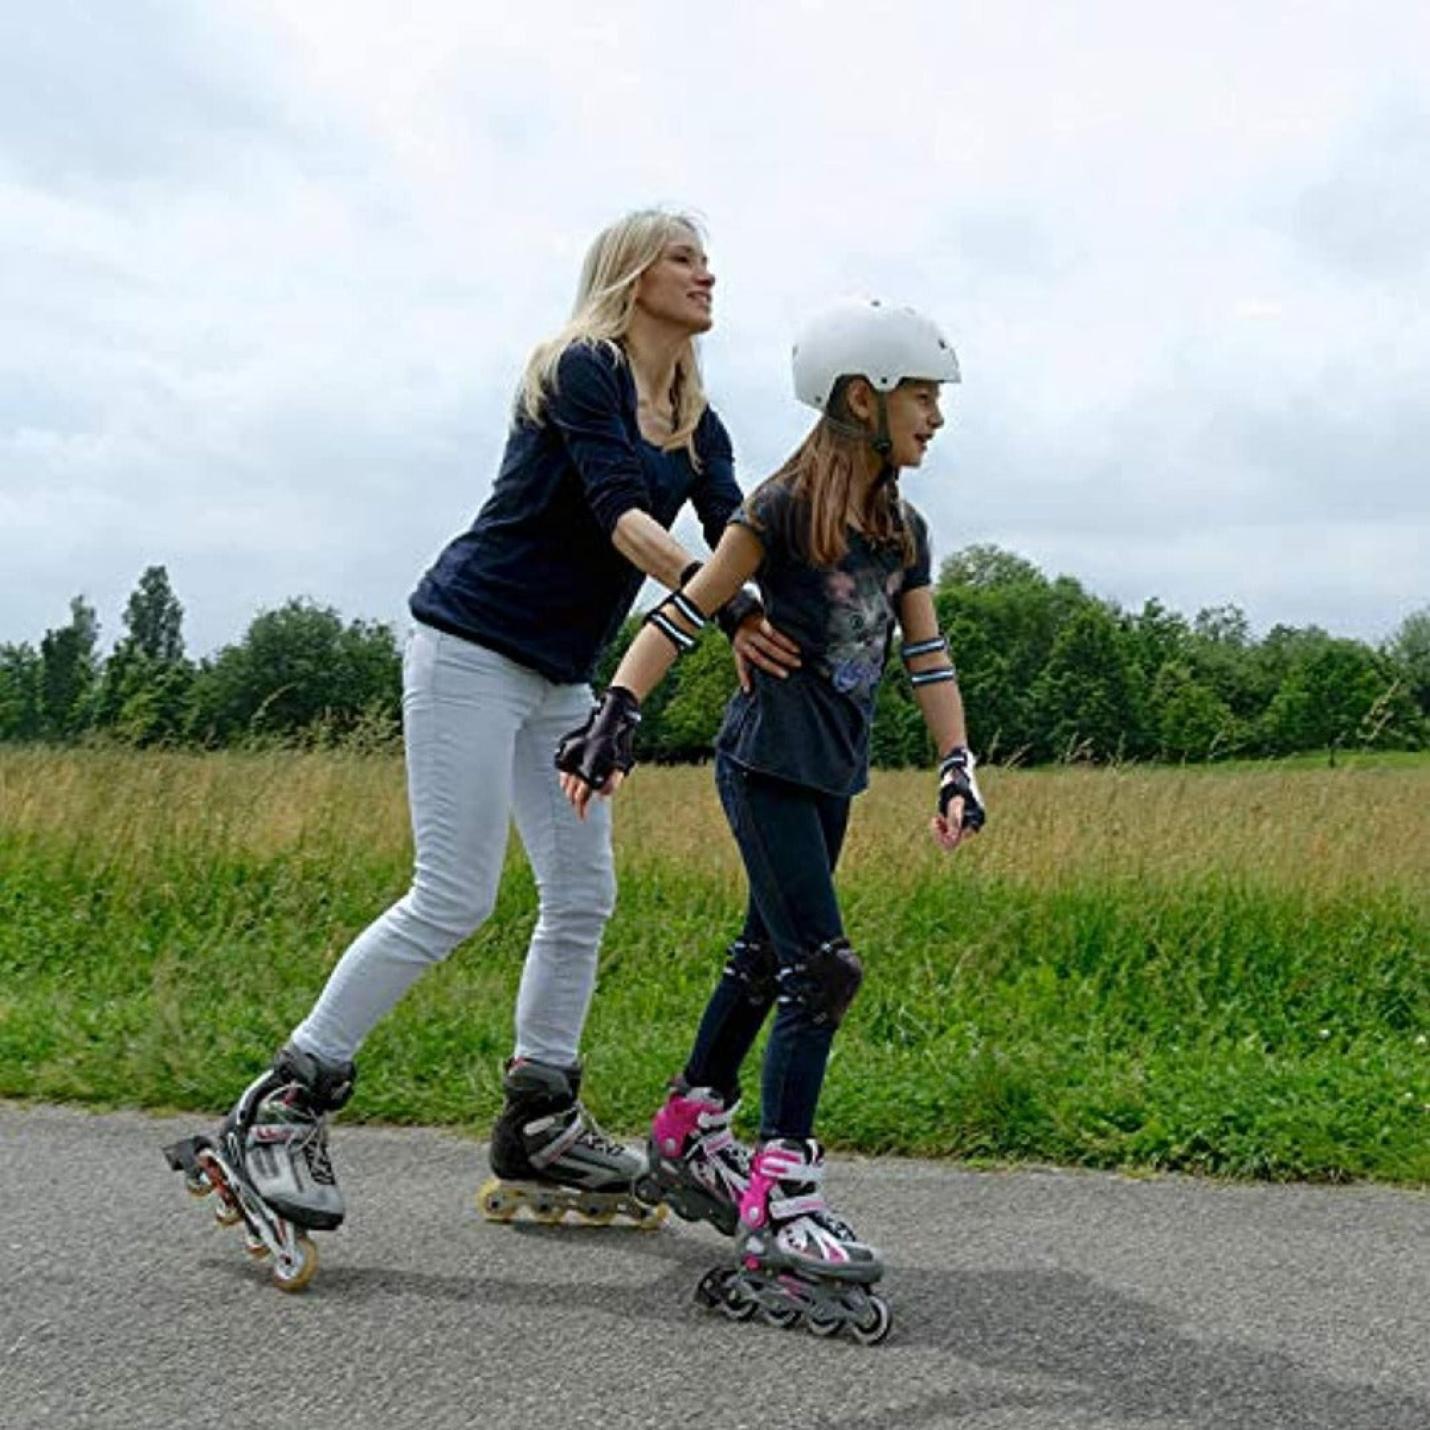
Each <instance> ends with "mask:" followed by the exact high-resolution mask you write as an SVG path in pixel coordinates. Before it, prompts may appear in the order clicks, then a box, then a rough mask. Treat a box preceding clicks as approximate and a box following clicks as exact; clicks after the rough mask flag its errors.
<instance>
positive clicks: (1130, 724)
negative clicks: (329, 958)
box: [1032, 602, 1142, 760]
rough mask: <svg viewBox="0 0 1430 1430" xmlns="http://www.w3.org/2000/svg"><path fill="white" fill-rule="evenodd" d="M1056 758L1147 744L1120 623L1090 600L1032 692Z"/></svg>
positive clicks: (1099, 756)
mask: <svg viewBox="0 0 1430 1430" xmlns="http://www.w3.org/2000/svg"><path fill="white" fill-rule="evenodd" d="M1032 703H1033V709H1034V712H1035V714H1036V717H1037V720H1038V722H1039V725H1040V728H1041V730H1042V731H1043V732H1044V735H1043V738H1044V740H1045V741H1046V742H1047V745H1048V746H1050V747H1051V753H1052V754H1053V755H1054V757H1055V758H1090V759H1095V760H1105V759H1112V758H1115V757H1117V756H1119V755H1122V754H1124V753H1126V752H1127V751H1128V749H1129V747H1131V746H1134V745H1136V744H1138V743H1140V740H1141V726H1142V719H1141V710H1140V708H1139V705H1140V701H1139V699H1138V691H1137V686H1136V681H1135V678H1134V675H1133V672H1132V668H1131V663H1130V662H1129V661H1128V659H1127V656H1126V653H1125V652H1124V650H1123V647H1122V641H1121V639H1120V638H1119V630H1118V625H1117V621H1116V620H1115V619H1114V618H1113V616H1112V614H1111V613H1110V612H1109V611H1108V610H1107V609H1106V608H1105V607H1103V606H1100V605H1098V604H1096V603H1093V602H1089V603H1087V604H1086V605H1084V606H1083V607H1082V609H1080V610H1079V611H1077V613H1076V614H1075V615H1073V616H1072V617H1071V619H1070V620H1068V622H1067V623H1066V624H1065V625H1064V626H1063V627H1062V629H1061V630H1060V631H1059V632H1058V637H1057V639H1056V640H1055V641H1054V642H1053V649H1052V651H1051V653H1050V654H1049V656H1048V663H1047V665H1046V666H1045V667H1044V668H1043V671H1042V674H1041V675H1039V676H1038V678H1037V680H1036V682H1035V683H1034V686H1033V691H1032Z"/></svg>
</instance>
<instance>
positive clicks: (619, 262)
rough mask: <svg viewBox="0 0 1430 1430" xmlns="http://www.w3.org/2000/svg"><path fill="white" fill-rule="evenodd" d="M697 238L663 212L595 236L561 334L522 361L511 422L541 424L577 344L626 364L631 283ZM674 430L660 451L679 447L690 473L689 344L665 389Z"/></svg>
mask: <svg viewBox="0 0 1430 1430" xmlns="http://www.w3.org/2000/svg"><path fill="white" fill-rule="evenodd" d="M688 233H692V234H694V235H695V236H696V237H697V238H699V237H701V228H700V225H699V224H698V223H697V222H696V220H695V219H693V218H691V217H690V216H689V215H688V214H682V213H667V212H666V211H665V210H664V209H637V210H636V211H635V212H633V213H628V214H626V215H625V216H624V217H623V218H619V219H617V220H616V222H615V223H613V224H611V225H610V226H609V227H607V228H605V229H602V231H601V232H600V233H598V234H597V235H596V239H595V242H594V243H592V244H591V247H590V248H589V249H588V250H587V251H586V260H585V262H584V263H583V264H582V265H581V281H580V282H579V283H578V284H577V287H576V302H575V305H574V306H573V307H572V310H571V317H570V319H569V320H568V321H567V323H566V326H565V327H564V328H562V329H561V331H560V332H559V333H557V334H556V336H555V337H553V338H550V339H548V341H546V342H544V343H541V344H539V345H538V346H537V348H536V350H535V351H534V352H533V353H532V354H531V357H530V358H529V359H528V360H527V364H526V371H525V372H524V373H523V374H522V379H521V388H520V391H519V392H518V394H517V401H516V410H517V415H518V417H522V418H525V419H526V420H527V421H528V422H540V421H541V418H542V412H543V410H544V408H545V405H546V399H547V397H548V396H549V395H550V394H551V393H553V392H554V391H555V390H556V373H557V369H558V368H559V366H560V364H561V359H562V357H563V356H564V355H565V353H566V350H567V348H569V347H571V346H572V345H573V344H576V343H589V344H592V345H597V344H603V345H604V346H606V347H608V348H609V349H610V350H611V351H612V352H614V353H615V354H617V355H618V356H619V357H620V358H621V359H622V361H624V360H625V351H624V349H623V348H622V346H621V342H620V340H621V339H622V338H623V337H624V336H625V335H626V332H627V331H628V330H629V328H630V325H631V315H632V314H633V313H634V312H635V305H636V282H637V280H638V279H639V278H640V276H641V274H642V273H644V272H645V271H646V269H647V268H649V267H650V266H651V265H652V264H653V263H655V262H656V260H657V259H659V258H660V256H661V254H663V253H664V252H665V250H666V247H667V245H669V244H670V243H672V242H678V241H679V240H680V239H681V238H683V237H685V235H686V234H688ZM670 402H671V413H672V417H673V423H672V426H673V430H672V431H671V434H670V436H669V437H668V438H666V440H665V442H664V443H663V444H662V445H663V447H664V450H665V451H667V452H672V451H675V450H676V449H678V448H680V447H685V448H687V449H688V450H689V452H690V460H691V462H692V463H693V464H694V466H695V468H696V470H697V471H698V470H699V469H700V464H699V455H698V453H697V452H696V450H695V429H696V427H698V426H699V424H700V419H701V417H702V416H704V414H705V405H706V403H705V388H704V385H703V384H702V382H701V380H700V364H699V362H698V361H697V360H696V356H695V344H694V342H693V341H691V340H690V339H686V341H685V344H684V345H683V346H682V348H681V350H680V352H679V354H678V355H677V357H676V360H675V375H674V377H673V378H672V379H671V384H670Z"/></svg>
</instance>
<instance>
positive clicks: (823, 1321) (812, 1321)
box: [804, 1311, 844, 1340]
mask: <svg viewBox="0 0 1430 1430" xmlns="http://www.w3.org/2000/svg"><path fill="white" fill-rule="evenodd" d="M804 1324H805V1328H806V1329H807V1330H808V1331H809V1333H810V1335H812V1336H818V1337H819V1338H820V1339H821V1340H824V1339H825V1338H826V1337H829V1336H837V1335H838V1334H839V1332H840V1331H841V1330H842V1329H843V1327H844V1321H843V1319H842V1318H841V1317H840V1316H839V1315H838V1313H837V1312H836V1313H834V1314H832V1315H831V1314H829V1313H825V1314H824V1315H820V1314H819V1312H817V1311H816V1312H812V1313H811V1314H810V1315H808V1316H806V1317H805V1318H804Z"/></svg>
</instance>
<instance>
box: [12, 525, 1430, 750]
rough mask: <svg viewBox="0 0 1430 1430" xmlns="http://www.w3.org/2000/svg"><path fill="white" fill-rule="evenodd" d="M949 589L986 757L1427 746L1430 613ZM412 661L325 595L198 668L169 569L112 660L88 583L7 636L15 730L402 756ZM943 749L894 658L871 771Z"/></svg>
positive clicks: (726, 686) (683, 695)
mask: <svg viewBox="0 0 1430 1430" xmlns="http://www.w3.org/2000/svg"><path fill="white" fill-rule="evenodd" d="M934 600H935V604H936V606H937V608H938V613H939V621H940V624H941V625H942V627H943V629H944V630H945V631H946V632H947V634H948V637H949V641H950V644H951V646H952V649H953V654H954V659H955V661H956V663H957V665H958V670H959V680H960V685H961V687H962V690H963V695H964V701H965V703H966V705H967V707H968V711H969V721H970V725H971V726H972V729H973V731H974V735H975V743H976V745H977V746H978V748H979V749H980V750H981V751H982V752H983V753H984V756H985V758H991V759H993V760H996V761H1003V762H1020V763H1027V764H1042V763H1047V762H1051V761H1074V760H1087V761H1109V760H1118V759H1135V760H1165V761H1205V760H1215V759H1220V758H1226V757H1229V756H1233V755H1236V756H1278V755H1288V754H1293V753H1296V752H1299V751H1305V750H1325V749H1330V750H1336V749H1363V748H1374V749H1420V748H1423V747H1424V746H1425V745H1426V744H1427V743H1430V607H1427V608H1425V609H1424V610H1421V611H1418V612H1415V613H1414V614H1412V615H1410V616H1408V617H1406V619H1405V620H1404V621H1403V622H1402V623H1401V625H1400V627H1399V628H1398V629H1397V631H1396V632H1395V633H1394V634H1393V635H1392V636H1391V637H1390V638H1389V639H1388V640H1386V641H1384V642H1382V643H1381V644H1380V645H1378V646H1372V645H1370V644H1367V643H1366V642H1363V641H1359V640H1352V639H1347V638H1344V637H1337V636H1332V635H1330V634H1329V633H1328V632H1326V631H1324V630H1322V629H1320V628H1319V627H1316V626H1305V627H1292V626H1284V625H1278V626H1273V627H1272V628H1271V630H1269V631H1268V632H1266V634H1265V635H1263V636H1261V637H1260V638H1259V639H1258V638H1256V637H1255V636H1254V635H1253V633H1252V631H1251V629H1250V626H1249V623H1248V621H1247V618H1246V616H1245V614H1244V613H1243V612H1242V611H1241V610H1240V609H1239V608H1238V607H1237V606H1234V605H1225V606H1217V607H1211V608H1208V609H1205V610H1202V611H1199V612H1198V613H1197V614H1196V615H1195V616H1194V617H1192V618H1191V619H1187V618H1186V617H1184V616H1182V615H1181V614H1179V613H1178V612H1176V611H1172V610H1169V609H1168V608H1167V607H1165V606H1164V605H1162V604H1161V603H1160V602H1159V601H1156V600H1151V601H1148V602H1146V603H1145V604H1144V605H1143V607H1142V608H1141V610H1139V611H1127V610H1123V609H1122V608H1121V607H1119V606H1118V605H1116V604H1115V603H1113V602H1110V601H1107V600H1104V599H1101V598H1099V597H1097V596H1095V595H1093V594H1092V593H1090V592H1089V591H1087V590H1086V588H1084V587H1083V586H1082V585H1081V584H1080V583H1079V582H1078V581H1076V580H1074V579H1073V578H1072V577H1069V576H1058V577H1054V578H1049V577H1048V576H1046V575H1045V574H1044V573H1043V572H1041V571H1040V570H1039V569H1038V568H1037V567H1036V566H1035V565H1034V564H1033V563H1032V562H1030V561H1027V560H1025V559H1023V558H1022V557H1020V556H1017V555H1015V554H1013V553H1011V552H1008V551H1004V550H1002V549H1000V548H998V547H995V546H970V547H967V548H965V549H964V550H962V551H959V552H957V553H955V554H954V555H953V556H951V557H950V558H949V559H948V560H946V561H945V562H944V563H943V566H942V568H941V569H940V571H939V577H938V582H937V585H936V587H935V592H934ZM638 629H639V617H632V618H631V619H629V620H628V621H627V622H626V623H625V625H624V626H623V627H622V630H621V634H620V638H619V639H618V640H617V641H616V642H615V644H614V645H613V647H612V648H611V649H610V650H609V651H608V652H607V653H606V656H605V658H604V660H603V661H602V664H601V668H600V670H599V671H598V672H597V682H598V684H599V683H602V682H604V681H605V680H606V679H608V678H609V676H610V673H611V671H612V670H614V668H615V665H616V662H617V661H618V660H619V659H620V656H621V654H622V653H623V652H624V650H625V648H626V646H627V645H628V644H629V643H630V641H631V639H632V638H633V637H634V635H635V632H636V631H637V630H638ZM401 665H402V661H401V654H400V651H399V647H398V641H397V637H396V634H395V632H394V631H393V629H392V628H391V627H390V626H388V625H384V624H381V623H379V622H373V621H363V620H357V621H344V619H343V618H342V617H341V616H340V615H339V613H338V612H337V611H335V610H333V609H332V608H330V607H326V606H321V605H317V604H315V603H313V602H311V601H306V600H290V601H288V602H286V603H285V604H283V605H282V606H280V607H277V608H276V609H273V610H267V611H263V612H262V613H260V614H259V615H258V616H257V617H255V619H254V620H253V621H252V623H251V624H250V625H249V627H248V629H247V630H246V631H245V632H244V634H243V636H242V638H241V639H239V640H238V641H236V642H234V643H233V644H231V645H227V646H224V647H223V648H221V649H220V650H218V651H217V652H215V653H214V654H213V655H211V656H206V657H204V658H202V659H200V660H198V661H194V660H192V659H190V658H189V656H188V655H187V654H186V653H185V649H184V639H183V607H182V605H181V604H180V602H179V600H178V598H177V596H176V595H175V594H174V591H173V589H172V587H171V585H170V582H169V577H168V573H167V572H166V570H165V568H164V567H162V566H151V567H149V568H148V569H147V570H145V571H144V573H143V574H142V575H141V576H140V578H139V582H138V585H137V586H136V588H135V590H134V592H133V594H132V595H131V596H130V598H129V602H128V604H127V606H126V607H125V610H124V614H123V631H122V634H121V635H120V636H119V638H118V639H117V640H116V641H115V643H114V645H113V647H112V648H111V649H110V651H109V652H108V653H107V654H102V653H101V650H100V627H99V622H98V618H97V615H96V612H95V610H94V608H93V607H92V606H91V605H89V604H88V603H87V602H86V601H85V599H84V598H83V597H82V596H76V597H75V598H74V600H73V601H72V602H71V603H70V619H69V622H68V623H67V624H66V625H63V626H59V627H57V628H54V629H51V630H48V631H46V632H45V634H44V636H43V637H42V639H41V640H40V643H39V646H38V647H35V646H33V645H31V644H30V643H28V642H22V643H18V644H4V645H0V740H3V741H11V742H15V741H48V742H60V743H68V742H76V741H83V740H96V739H101V740H103V739H108V740H113V741H119V742H123V743H127V744H132V745H137V746H146V745H167V746H195V747H202V748H219V747H225V746H235V745H243V744H253V743H256V742H258V743H261V742H268V741H275V742H282V743H292V744H308V745H326V744H344V745H348V746H355V747H358V748H384V747H387V746H388V745H391V744H395V743H396V742H397V740H398V739H399V737H400V721H401ZM734 688H735V674H734V669H733V665H732V662H731V660H730V654H729V648H728V645H727V644H726V643H725V641H724V640H723V638H722V637H720V636H719V635H718V634H716V633H715V632H714V631H713V630H712V631H709V632H707V633H706V635H705V637H704V639H703V640H702V641H701V643H700V645H699V646H698V647H697V649H696V650H695V651H694V652H692V653H691V654H690V655H688V656H686V657H685V659H684V660H682V661H681V662H680V663H679V664H678V665H677V667H676V668H675V670H674V672H673V673H672V675H671V677H670V679H668V680H667V681H666V682H665V684H664V685H663V686H661V688H660V689H659V690H657V691H656V692H655V693H654V694H653V695H652V696H651V698H650V699H649V701H648V702H647V704H646V707H645V710H644V718H643V720H642V723H641V727H640V732H639V736H638V743H637V751H638V753H639V754H640V755H641V756H642V758H644V759H647V760H658V761H683V760H693V759H701V758H704V757H705V756H707V755H708V754H709V753H710V747H711V741H712V739H713V737H714V733H715V730H716V728H717V727H718V725H719V722H720V716H721V712H722V710H723V708H724V705H725V702H726V700H727V699H728V698H729V696H730V694H731V693H732V691H733V690H734ZM932 753H933V752H932V750H931V749H930V747H929V743H928V738H927V735H926V734H925V732H924V729H923V723H922V721H921V720H920V718H919V713H918V708H917V706H916V705H915V703H914V699H913V693H912V690H911V689H910V687H909V684H908V681H907V679H906V678H905V676H904V673H903V670H902V667H901V665H900V663H899V661H898V658H897V655H896V654H895V655H893V656H891V658H890V662H889V670H888V674H887V678H886V679H885V681H884V683H883V685H882V687H881V689H880V692H879V697H878V706H877V710H876V715H875V721H874V730H873V758H874V763H875V764H877V765H882V766H899V765H910V764H922V763H926V762H927V761H928V760H929V759H930V757H931V755H932Z"/></svg>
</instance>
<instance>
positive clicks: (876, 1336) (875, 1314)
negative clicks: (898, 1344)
mask: <svg viewBox="0 0 1430 1430" xmlns="http://www.w3.org/2000/svg"><path fill="white" fill-rule="evenodd" d="M893 1324H894V1315H893V1312H892V1311H890V1310H889V1303H888V1302H887V1301H886V1300H884V1298H883V1297H882V1296H870V1297H869V1310H868V1314H867V1315H865V1317H864V1319H863V1320H862V1321H850V1322H849V1334H850V1335H851V1336H853V1337H854V1339H855V1340H856V1341H858V1342H859V1344H860V1345H861V1346H877V1345H878V1344H879V1343H880V1342H881V1341H884V1340H886V1339H887V1338H888V1335H889V1331H890V1329H891V1328H892V1327H893Z"/></svg>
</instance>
